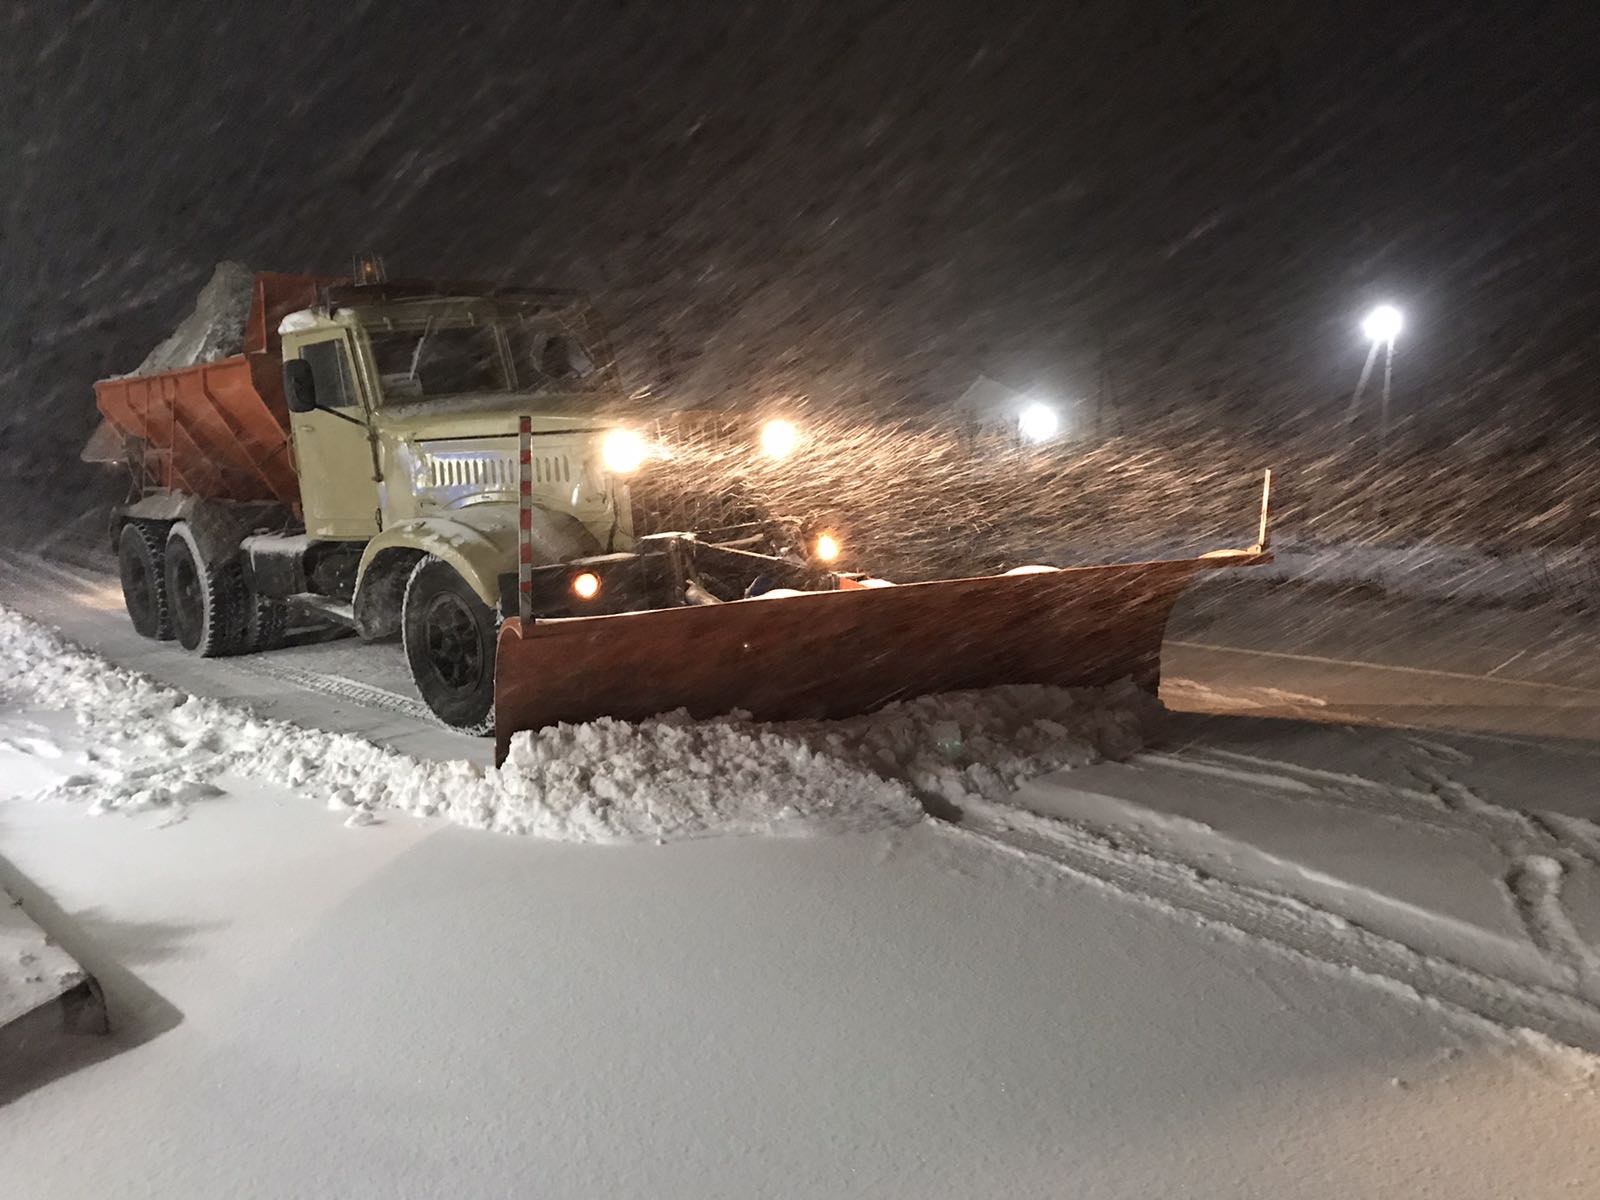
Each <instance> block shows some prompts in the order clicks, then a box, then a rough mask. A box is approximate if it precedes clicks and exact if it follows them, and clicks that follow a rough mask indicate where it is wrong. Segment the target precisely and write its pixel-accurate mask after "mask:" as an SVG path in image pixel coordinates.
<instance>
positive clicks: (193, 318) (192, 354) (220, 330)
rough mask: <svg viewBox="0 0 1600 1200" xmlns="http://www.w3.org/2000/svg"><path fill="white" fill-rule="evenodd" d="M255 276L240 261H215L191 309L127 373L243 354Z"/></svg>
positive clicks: (151, 372)
mask: <svg viewBox="0 0 1600 1200" xmlns="http://www.w3.org/2000/svg"><path fill="white" fill-rule="evenodd" d="M255 279H256V276H255V272H254V271H252V270H251V269H250V268H249V267H247V266H245V265H244V264H243V263H236V262H220V263H218V264H217V269H216V270H215V271H213V272H212V273H211V278H210V279H209V280H207V281H206V285H205V287H203V288H201V289H200V294H199V295H198V296H196V297H195V301H194V310H193V311H192V312H190V313H189V315H188V316H186V317H185V318H184V319H183V320H182V321H180V322H178V327H177V328H176V329H174V330H173V331H172V332H171V333H170V334H168V335H167V337H166V339H165V340H164V341H162V342H161V344H160V345H158V346H157V347H156V348H155V349H154V350H152V351H150V353H149V354H147V355H145V359H144V361H143V362H142V363H140V364H139V365H138V366H137V367H135V368H134V369H133V370H132V371H131V372H129V374H130V375H155V374H159V373H160V372H162V371H173V370H176V369H178V368H179V367H192V366H194V365H195V364H196V363H207V362H216V361H217V360H218V359H221V358H231V357H232V356H233V355H235V354H243V353H244V327H245V324H246V323H247V322H248V321H249V320H250V303H251V297H252V294H253V292H254V289H255Z"/></svg>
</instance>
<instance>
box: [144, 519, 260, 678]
mask: <svg viewBox="0 0 1600 1200" xmlns="http://www.w3.org/2000/svg"><path fill="white" fill-rule="evenodd" d="M165 559H166V561H165V564H164V566H165V571H164V576H165V579H166V585H167V606H168V609H169V610H170V612H171V615H172V631H173V635H174V636H175V637H176V638H177V639H178V644H179V645H181V646H182V647H183V648H184V649H185V650H192V651H194V653H196V654H198V655H199V656H200V657H201V658H221V657H223V656H225V655H229V654H238V653H239V652H240V651H242V650H243V649H244V648H245V643H246V639H247V638H248V636H249V621H248V619H247V615H246V610H245V603H246V600H247V599H248V597H247V595H246V588H245V582H244V571H243V569H242V568H241V567H240V565H239V564H238V563H237V562H227V563H208V562H206V560H205V556H204V555H203V554H202V553H201V551H200V547H199V545H198V543H197V542H196V541H195V538H194V534H193V533H192V532H191V531H190V529H189V526H188V525H187V524H186V523H185V522H183V521H179V522H178V523H177V524H175V525H173V527H172V532H171V533H169V534H168V535H167V546H166V554H165Z"/></svg>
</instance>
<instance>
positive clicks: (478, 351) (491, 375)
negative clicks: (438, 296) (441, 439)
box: [371, 325, 511, 400]
mask: <svg viewBox="0 0 1600 1200" xmlns="http://www.w3.org/2000/svg"><path fill="white" fill-rule="evenodd" d="M371 339H372V357H373V360H374V362H376V364H377V367H378V378H379V381H380V382H381V383H382V384H383V394H384V396H385V397H387V398H388V399H390V400H414V399H418V398H420V397H424V396H456V395H460V394H462V393H464V392H504V391H508V390H510V387H511V381H510V380H509V379H508V378H507V377H506V364H505V359H504V357H503V356H502V355H501V353H500V340H499V338H498V337H497V336H496V335H495V330H494V326H492V325H465V326H444V327H442V328H441V327H438V326H429V327H426V328H423V329H415V330H392V331H386V332H377V331H374V332H373V333H372V334H371Z"/></svg>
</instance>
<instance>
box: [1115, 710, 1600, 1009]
mask: <svg viewBox="0 0 1600 1200" xmlns="http://www.w3.org/2000/svg"><path fill="white" fill-rule="evenodd" d="M1406 742H1407V743H1408V744H1409V746H1410V748H1411V749H1412V751H1413V752H1414V754H1415V757H1414V758H1412V759H1410V760H1409V761H1404V762H1403V763H1402V768H1403V769H1404V770H1405V771H1406V773H1407V774H1409V775H1410V776H1411V777H1412V778H1413V779H1415V780H1417V781H1418V782H1419V783H1420V784H1422V785H1423V787H1420V788H1419V787H1407V786H1405V785H1403V784H1394V783H1387V782H1384V781H1382V780H1377V779H1371V778H1368V777H1366V776H1363V775H1356V774H1349V773H1344V772H1336V771H1327V770H1322V769H1320V768H1316V767H1308V766H1303V765H1301V764H1298V763H1292V762H1286V761H1283V760H1280V759H1273V758H1266V757H1262V756H1257V755H1251V754H1244V753H1241V752H1238V751H1232V750H1225V749H1222V748H1218V747H1205V748H1200V747H1188V748H1186V749H1185V750H1184V751H1183V752H1181V753H1178V754H1171V753H1161V752H1155V753H1147V754H1144V755H1140V756H1138V757H1137V758H1136V759H1135V761H1147V762H1154V763H1158V764H1159V765H1161V766H1164V767H1170V768H1176V769H1178V770H1189V771H1195V772H1197V773H1201V774H1214V775H1222V776H1225V777H1229V778H1233V779H1236V780H1238V781H1239V782H1241V783H1245V784H1248V785H1250V786H1253V787H1258V788H1262V789H1265V790H1268V791H1272V792H1274V793H1275V794H1277V795H1280V796H1282V797H1284V798H1285V799H1289V800H1291V801H1297V802H1310V803H1319V804H1327V805H1332V806H1335V807H1342V808H1347V809H1350V810H1352V811H1359V812H1361V813H1363V814H1367V815H1377V816H1380V817H1384V818H1388V819H1393V820H1396V821H1400V822H1403V823H1405V824H1408V825H1424V826H1427V827H1429V828H1432V829H1436V830H1438V831H1440V832H1443V833H1466V834H1469V835H1471V836H1474V837H1476V838H1478V839H1480V840H1481V841H1483V842H1484V843H1486V844H1487V845H1489V846H1490V847H1491V848H1492V849H1494V850H1495V851H1496V852H1498V853H1499V854H1500V855H1501V856H1503V857H1504V859H1505V860H1506V863H1507V866H1506V869H1505V871H1504V873H1503V875H1502V876H1501V879H1500V883H1501V885H1502V887H1503V888H1504V890H1505V892H1506V895H1507V898H1508V900H1509V902H1510V904H1511V908H1512V911H1513V912H1514V913H1515V915H1516V917H1517V920H1518V921H1519V923H1520V924H1521V925H1522V927H1523V931H1524V932H1525V933H1526V934H1527V936H1528V940H1529V941H1530V942H1531V943H1532V944H1533V946H1534V947H1535V948H1536V949H1537V950H1538V951H1539V953H1540V954H1541V955H1542V956H1543V957H1544V958H1545V960H1546V961H1547V962H1548V963H1549V964H1550V966H1551V967H1552V968H1553V969H1554V970H1555V971H1556V972H1557V973H1558V975H1560V976H1561V977H1563V978H1566V979H1568V980H1570V981H1571V986H1572V987H1573V988H1574V989H1575V990H1576V991H1577V992H1578V993H1579V994H1581V995H1583V996H1585V997H1600V952H1597V951H1596V949H1595V947H1594V946H1592V945H1591V944H1590V943H1589V942H1588V940H1587V939H1585V937H1584V936H1583V934H1582V932H1581V931H1580V930H1579V928H1578V926H1577V923H1576V922H1575V921H1574V920H1573V919H1572V914H1571V913H1570V911H1569V910H1568V909H1567V907H1566V905H1565V903H1564V902H1563V900H1562V885H1563V883H1564V882H1565V881H1566V879H1568V878H1569V877H1570V876H1571V875H1572V874H1573V873H1575V872H1579V871H1592V870H1596V869H1600V827H1597V826H1596V825H1594V823H1593V822H1590V821H1587V820H1584V819H1583V818H1581V817H1573V816H1567V815H1564V814H1556V813H1541V812H1527V811H1524V810H1522V809H1517V808H1511V807H1508V806H1506V805H1503V804H1497V803H1495V802H1493V801H1491V800H1487V799H1485V798H1484V797H1483V796H1481V795H1480V794H1479V793H1478V792H1477V791H1476V790H1474V789H1473V788H1472V787H1470V786H1469V785H1467V784H1466V783H1464V782H1462V781H1461V780H1459V779H1457V778H1455V777H1454V776H1452V775H1451V774H1449V773H1448V772H1446V771H1445V770H1444V769H1443V768H1442V767H1441V766H1440V765H1439V764H1440V762H1441V761H1449V762H1451V763H1452V764H1453V765H1467V764H1470V763H1471V762H1472V758H1471V756H1470V755H1467V754H1466V753H1465V752H1463V751H1458V750H1455V749H1454V748H1453V747H1449V746H1448V745H1447V744H1446V743H1441V742H1434V741H1432V740H1427V739H1416V738H1408V739H1406ZM1218 760H1220V761H1218Z"/></svg>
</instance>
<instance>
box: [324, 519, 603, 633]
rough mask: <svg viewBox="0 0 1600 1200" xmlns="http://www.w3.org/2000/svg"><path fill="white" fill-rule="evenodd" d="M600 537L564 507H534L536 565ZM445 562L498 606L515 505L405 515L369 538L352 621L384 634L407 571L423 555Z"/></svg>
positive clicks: (581, 552) (395, 621) (395, 618)
mask: <svg viewBox="0 0 1600 1200" xmlns="http://www.w3.org/2000/svg"><path fill="white" fill-rule="evenodd" d="M599 552H600V543H599V542H598V541H597V540H596V538H595V536H594V535H593V534H592V533H590V532H589V531H588V530H587V529H586V528H584V526H583V523H582V522H581V521H579V520H578V519H577V518H576V517H574V516H572V515H571V514H569V513H562V512H554V511H552V510H550V509H546V508H540V507H537V506H536V507H535V508H534V510H533V557H534V562H535V564H537V565H541V566H542V565H548V564H550V563H559V562H566V561H567V560H568V559H572V558H582V557H585V556H586V555H591V554H598V553H599ZM426 554H431V555H433V556H434V557H435V558H441V559H443V560H444V561H445V562H447V563H449V564H450V565H451V566H452V567H453V568H454V569H455V571H456V573H457V574H459V575H460V576H461V578H462V579H464V580H466V581H467V585H468V586H469V587H471V588H472V590H473V591H474V592H475V593H476V594H477V596H478V598H479V599H480V600H482V601H483V602H484V603H485V604H487V605H488V606H489V607H490V608H493V609H498V608H499V606H500V576H501V575H503V574H506V573H507V572H510V571H515V570H516V569H517V510H516V509H515V508H512V507H510V506H509V505H500V504H497V505H494V506H493V507H492V508H491V507H489V506H487V505H485V506H484V507H483V508H482V509H481V510H475V509H471V508H468V509H462V510H457V511H455V512H452V513H450V514H449V515H440V516H433V517H423V518H420V519H418V520H413V521H406V522H405V523H404V524H401V525H395V526H393V527H391V528H389V529H385V530H384V531H383V532H382V533H380V534H379V535H378V536H377V537H375V538H373V539H372V540H371V541H370V542H368V543H367V548H366V550H365V551H364V552H363V553H362V555H361V565H360V568H359V570H358V572H357V575H356V595H355V617H356V628H357V630H358V631H360V633H361V635H362V636H363V637H368V638H372V637H384V636H388V635H391V634H393V633H394V632H395V631H396V630H397V629H398V628H399V621H400V603H401V600H402V598H403V593H404V591H405V582H406V579H407V578H408V577H409V575H410V574H411V569H412V568H413V567H414V566H416V564H417V561H418V559H420V558H421V557H422V556H423V555H426Z"/></svg>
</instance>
